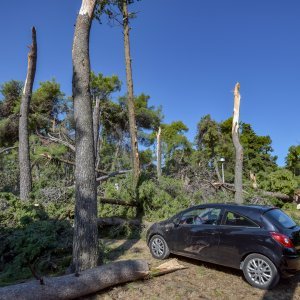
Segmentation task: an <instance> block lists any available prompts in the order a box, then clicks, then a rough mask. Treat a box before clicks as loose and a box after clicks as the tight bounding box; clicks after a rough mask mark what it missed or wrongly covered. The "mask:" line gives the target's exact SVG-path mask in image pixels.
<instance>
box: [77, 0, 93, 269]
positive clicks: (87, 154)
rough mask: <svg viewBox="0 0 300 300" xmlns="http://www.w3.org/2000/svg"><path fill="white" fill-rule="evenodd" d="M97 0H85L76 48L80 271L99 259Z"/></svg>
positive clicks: (78, 245)
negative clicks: (92, 41)
mask: <svg viewBox="0 0 300 300" xmlns="http://www.w3.org/2000/svg"><path fill="white" fill-rule="evenodd" d="M95 4H96V0H82V4H81V8H80V11H79V14H78V16H77V20H76V26H75V34H74V40H73V49H72V62H73V100H74V118H75V130H76V136H75V145H76V146H75V148H76V149H75V220H74V238H73V260H72V268H73V269H74V270H75V271H77V272H79V271H82V270H85V269H89V268H92V267H95V266H96V265H97V260H98V227H97V191H96V176H95V151H94V150H95V149H94V136H93V119H92V115H93V114H92V103H91V95H90V88H89V85H90V58H89V36H90V28H91V23H92V19H93V12H94V9H95Z"/></svg>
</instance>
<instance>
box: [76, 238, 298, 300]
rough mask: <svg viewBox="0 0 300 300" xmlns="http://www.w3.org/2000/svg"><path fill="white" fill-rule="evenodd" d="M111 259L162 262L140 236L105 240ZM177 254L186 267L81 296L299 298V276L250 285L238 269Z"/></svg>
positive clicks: (135, 299) (95, 298)
mask: <svg viewBox="0 0 300 300" xmlns="http://www.w3.org/2000/svg"><path fill="white" fill-rule="evenodd" d="M104 243H105V244H106V246H107V247H108V248H109V250H110V251H109V252H108V259H109V260H110V261H116V260H124V259H146V260H147V261H149V263H150V264H151V266H157V265H159V264H161V261H158V260H156V259H154V258H152V256H151V254H150V252H149V250H148V247H147V245H146V243H145V241H144V240H143V239H139V240H105V241H104ZM174 257H176V258H177V259H178V260H179V263H181V264H183V265H184V266H186V267H188V268H187V269H185V270H180V271H177V272H174V273H170V274H166V275H163V276H160V277H154V278H151V279H148V280H141V281H136V282H131V283H127V284H124V285H121V286H117V287H113V288H111V289H107V290H105V291H103V292H101V293H98V294H95V295H91V296H89V297H84V298H82V299H85V300H100V299H103V300H110V299H130V300H142V299H145V300H148V299H150V300H151V299H166V300H169V299H230V300H231V299H247V300H252V299H263V300H268V299H269V300H271V299H276V300H281V299H282V300H283V299H286V300H290V299H295V300H296V299H297V300H298V299H299V300H300V275H298V276H295V277H292V278H289V279H285V280H281V281H280V283H279V285H278V286H277V287H276V288H275V289H274V290H272V291H263V290H259V289H255V288H253V287H251V286H250V285H249V284H248V283H247V282H246V281H245V280H244V278H243V274H242V272H241V271H239V270H234V269H230V268H226V267H221V266H216V265H213V264H208V263H203V262H200V261H197V260H192V259H187V258H183V257H179V256H172V258H174Z"/></svg>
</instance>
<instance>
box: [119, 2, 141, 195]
mask: <svg viewBox="0 0 300 300" xmlns="http://www.w3.org/2000/svg"><path fill="white" fill-rule="evenodd" d="M122 14H123V31H124V32H123V33H124V49H125V64H126V78H127V106H128V119H129V131H130V138H131V157H132V168H133V188H134V190H136V188H137V185H138V181H139V176H140V162H139V151H138V141H137V128H136V120H135V112H134V96H133V82H132V69H131V57H130V41H129V30H130V29H129V16H128V9H127V1H126V0H123V1H122Z"/></svg>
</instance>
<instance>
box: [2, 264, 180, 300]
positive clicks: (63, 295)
mask: <svg viewBox="0 0 300 300" xmlns="http://www.w3.org/2000/svg"><path fill="white" fill-rule="evenodd" d="M182 269H186V267H184V266H182V265H180V264H179V263H178V261H177V259H171V260H169V261H167V262H165V263H163V264H161V265H159V266H158V267H155V268H153V269H152V270H149V265H148V263H147V261H145V260H124V261H118V262H115V263H111V264H107V265H103V266H100V267H96V268H93V269H89V270H86V271H82V272H80V273H79V274H70V275H64V276H60V277H52V278H50V277H49V278H43V280H42V282H43V284H41V283H40V281H38V280H35V281H30V282H26V283H21V284H17V285H11V286H8V287H4V288H1V289H0V299H1V300H11V299H14V300H35V299H43V300H64V299H76V298H79V297H82V296H85V295H89V294H93V293H96V292H98V291H100V290H103V289H105V288H108V287H111V286H114V285H117V284H121V283H125V282H129V281H135V280H138V279H143V278H149V277H153V276H160V275H164V274H167V273H171V272H174V271H177V270H182Z"/></svg>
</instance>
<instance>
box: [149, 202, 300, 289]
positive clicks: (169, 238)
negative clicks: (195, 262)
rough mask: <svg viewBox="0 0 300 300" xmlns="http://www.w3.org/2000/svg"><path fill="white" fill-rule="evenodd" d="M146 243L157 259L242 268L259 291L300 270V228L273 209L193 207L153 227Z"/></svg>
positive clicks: (220, 206)
mask: <svg viewBox="0 0 300 300" xmlns="http://www.w3.org/2000/svg"><path fill="white" fill-rule="evenodd" d="M147 243H148V246H149V248H150V251H151V254H152V255H153V256H154V257H155V258H157V259H164V258H167V257H168V255H169V254H170V253H174V254H179V255H183V256H187V257H191V258H196V259H199V260H202V261H206V262H211V263H215V264H219V265H224V266H228V267H232V268H236V269H241V270H243V272H244V275H245V278H246V280H247V281H248V282H249V283H250V284H251V285H253V286H255V287H258V288H261V289H270V288H272V287H274V286H275V285H276V284H277V283H278V281H279V278H280V276H284V277H287V276H291V275H294V274H295V273H297V272H298V271H300V227H299V226H297V224H296V223H295V222H294V221H293V220H292V219H291V218H290V217H289V216H288V215H286V214H285V213H284V212H283V211H281V210H280V209H278V208H275V207H271V206H261V205H237V204H205V205H199V206H194V207H191V208H189V209H186V210H185V211H182V212H180V213H178V214H177V215H175V216H173V217H172V218H170V219H168V220H166V221H162V222H159V223H155V224H153V225H152V226H151V228H150V229H149V230H148V232H147Z"/></svg>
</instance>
